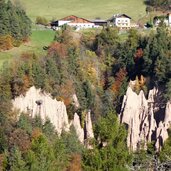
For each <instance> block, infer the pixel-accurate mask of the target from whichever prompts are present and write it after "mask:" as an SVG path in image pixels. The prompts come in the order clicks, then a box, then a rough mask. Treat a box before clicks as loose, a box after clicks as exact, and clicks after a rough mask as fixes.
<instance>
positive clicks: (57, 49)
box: [48, 42, 67, 58]
mask: <svg viewBox="0 0 171 171" xmlns="http://www.w3.org/2000/svg"><path fill="white" fill-rule="evenodd" d="M53 54H58V55H59V56H60V57H61V58H65V57H66V56H67V48H66V46H65V44H63V43H59V42H54V43H52V44H51V45H50V48H49V49H48V55H50V56H51V55H53Z"/></svg>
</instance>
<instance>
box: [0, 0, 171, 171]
mask: <svg viewBox="0 0 171 171" xmlns="http://www.w3.org/2000/svg"><path fill="white" fill-rule="evenodd" d="M16 2H17V1H16ZM149 3H150V4H151V5H153V6H156V5H157V6H158V5H159V6H160V5H166V3H163V1H155V2H154V1H149ZM156 3H157V4H156ZM167 3H168V4H169V3H170V1H167ZM30 34H31V21H30V19H29V18H28V17H27V16H26V13H25V11H24V10H23V9H22V8H21V6H20V5H19V4H17V3H14V4H12V3H11V2H10V1H8V2H6V1H5V0H0V50H6V49H10V48H11V47H13V46H19V45H20V43H22V42H23V41H26V40H27V39H28V38H29V36H30ZM42 48H43V47H42ZM43 49H44V50H46V53H45V55H44V56H38V55H37V54H35V53H33V52H25V53H22V54H21V56H19V57H16V58H15V59H13V60H11V61H10V62H5V63H4V64H3V66H2V68H1V70H0V170H2V171H53V170H54V171H62V170H66V171H81V170H85V171H126V170H147V169H151V170H154V168H156V167H158V166H161V167H163V168H164V169H165V170H167V169H170V168H171V160H170V158H171V145H170V144H171V135H170V131H169V138H168V140H167V141H166V142H165V143H164V146H163V148H162V150H161V151H160V152H156V149H155V146H154V143H153V142H152V143H150V144H148V145H147V150H143V149H142V148H139V149H138V150H137V151H136V152H134V153H133V152H131V151H130V149H128V147H127V144H126V138H127V129H126V126H125V125H123V124H120V123H119V119H118V114H119V113H120V110H121V104H122V101H123V96H124V95H125V93H126V90H127V87H128V84H129V82H130V80H135V85H134V86H133V87H132V89H133V91H134V92H136V93H137V94H139V93H140V91H141V90H143V92H144V93H145V95H146V96H147V95H148V92H149V90H150V89H152V88H153V87H157V88H159V89H160V90H161V91H162V99H164V101H168V100H170V99H171V33H170V31H169V29H168V28H166V27H165V26H164V25H162V24H161V25H160V26H159V27H158V28H157V29H156V30H155V31H151V32H150V34H145V35H142V34H140V33H139V32H138V31H137V30H134V29H130V30H129V31H128V38H127V39H126V40H124V41H122V40H121V39H120V36H119V30H118V29H117V28H114V27H106V28H103V29H102V30H100V31H94V30H88V31H83V32H76V31H74V30H73V28H70V27H67V26H64V27H62V28H61V30H58V31H56V34H55V37H54V41H53V42H52V43H51V44H50V45H49V46H48V47H44V48H43ZM33 85H34V86H35V87H36V88H41V90H42V91H45V92H48V93H50V94H51V96H52V97H53V98H54V99H56V100H58V101H63V102H64V104H65V106H66V108H67V114H68V118H69V120H70V121H71V120H72V119H73V117H74V113H75V112H76V113H78V115H79V117H80V120H81V123H82V125H83V124H84V120H85V113H86V112H87V111H89V110H91V114H92V121H93V131H94V136H95V137H94V139H91V140H90V142H89V143H90V145H91V147H92V148H86V147H85V146H84V145H83V144H81V143H80V142H79V140H78V137H77V135H76V131H75V129H74V127H72V128H71V130H70V132H65V131H64V130H63V131H62V134H61V135H58V134H57V132H56V130H55V127H54V126H53V125H52V123H51V122H50V120H49V119H48V118H47V119H46V120H45V121H43V120H42V119H41V117H40V116H39V115H37V116H36V117H34V118H32V117H31V116H30V115H29V114H28V113H21V114H19V111H18V110H14V109H13V106H12V101H11V100H12V99H15V98H16V97H18V96H19V95H25V94H26V92H27V90H28V89H29V88H30V87H31V86H33ZM73 94H76V96H77V97H78V101H79V103H80V106H79V107H76V106H75V105H74V104H73V101H72V95H73ZM166 161H167V163H166ZM156 163H157V164H156Z"/></svg>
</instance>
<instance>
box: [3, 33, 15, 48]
mask: <svg viewBox="0 0 171 171" xmlns="http://www.w3.org/2000/svg"><path fill="white" fill-rule="evenodd" d="M11 48H13V38H12V37H11V36H10V35H5V36H0V51H3V50H9V49H11Z"/></svg>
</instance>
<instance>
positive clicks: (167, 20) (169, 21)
mask: <svg viewBox="0 0 171 171" xmlns="http://www.w3.org/2000/svg"><path fill="white" fill-rule="evenodd" d="M161 22H163V23H164V24H165V25H166V26H168V27H171V13H169V14H167V15H166V16H156V17H154V25H155V26H158V25H159V24H160V23H161Z"/></svg>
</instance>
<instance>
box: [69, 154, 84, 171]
mask: <svg viewBox="0 0 171 171" xmlns="http://www.w3.org/2000/svg"><path fill="white" fill-rule="evenodd" d="M81 170H82V169H81V156H80V155H79V154H74V155H73V156H72V159H71V162H70V165H69V167H68V169H67V171H81Z"/></svg>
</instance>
